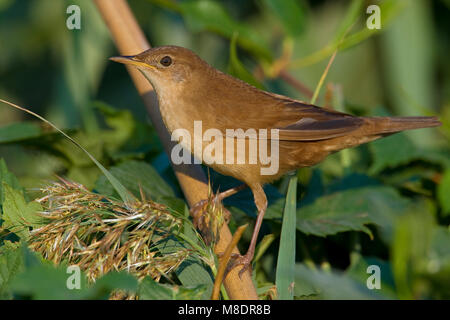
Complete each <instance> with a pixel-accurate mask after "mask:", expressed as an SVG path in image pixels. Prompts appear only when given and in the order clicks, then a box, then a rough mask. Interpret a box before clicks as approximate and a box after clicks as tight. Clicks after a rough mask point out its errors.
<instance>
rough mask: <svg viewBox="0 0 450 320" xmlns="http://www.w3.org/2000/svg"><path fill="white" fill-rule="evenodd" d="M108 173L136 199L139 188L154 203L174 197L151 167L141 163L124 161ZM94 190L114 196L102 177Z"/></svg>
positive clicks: (112, 190) (108, 184) (170, 189)
mask: <svg viewBox="0 0 450 320" xmlns="http://www.w3.org/2000/svg"><path fill="white" fill-rule="evenodd" d="M110 172H111V174H112V175H114V176H115V177H116V178H117V179H118V180H119V181H120V182H121V183H122V184H123V185H124V186H125V188H127V189H128V190H129V191H130V192H131V193H132V194H134V195H135V196H137V197H140V188H142V191H143V192H144V194H145V196H146V197H147V198H149V199H152V200H154V201H159V200H161V199H162V198H164V197H173V196H174V192H173V190H172V188H171V187H170V186H169V185H168V184H167V182H165V181H164V179H162V178H161V176H160V175H159V174H158V172H157V171H156V170H155V169H154V168H153V167H152V166H151V165H149V164H147V163H145V162H143V161H135V160H130V161H126V162H124V163H121V164H119V165H117V166H115V167H111V168H110ZM96 190H97V191H98V192H100V193H102V194H105V195H109V196H111V195H115V192H114V189H113V188H112V186H111V184H110V183H109V182H108V181H107V180H106V177H104V176H101V177H100V178H99V180H98V181H97V184H96Z"/></svg>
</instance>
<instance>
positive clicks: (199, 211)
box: [189, 199, 208, 229]
mask: <svg viewBox="0 0 450 320" xmlns="http://www.w3.org/2000/svg"><path fill="white" fill-rule="evenodd" d="M207 206H208V199H203V200H200V201H199V202H197V203H196V204H194V206H192V208H191V209H190V210H189V214H190V215H191V217H192V221H193V223H194V227H195V228H197V229H200V228H201V226H202V224H203V219H202V215H203V213H204V212H205V211H206V208H207Z"/></svg>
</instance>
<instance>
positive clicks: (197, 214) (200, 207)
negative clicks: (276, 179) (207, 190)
mask: <svg viewBox="0 0 450 320" xmlns="http://www.w3.org/2000/svg"><path fill="white" fill-rule="evenodd" d="M246 187H247V185H246V184H242V185H239V186H237V187H233V188H230V189H228V190H225V191H223V192H220V193H219V194H217V195H216V196H215V197H213V199H214V200H216V201H217V202H221V201H222V200H223V199H225V198H228V197H229V196H232V195H234V194H236V193H238V192H239V191H241V190H243V189H245V188H246ZM209 200H210V199H203V200H200V201H199V202H197V203H196V204H194V205H193V206H192V208H191V209H190V210H189V213H190V214H191V216H192V218H193V221H194V226H195V227H197V226H198V225H200V224H199V223H198V222H199V219H201V215H202V213H203V212H204V211H205V209H206V206H207V205H208V202H209ZM226 212H227V213H228V214H229V212H228V210H226Z"/></svg>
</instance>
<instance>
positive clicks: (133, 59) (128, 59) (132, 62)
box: [109, 56, 154, 68]
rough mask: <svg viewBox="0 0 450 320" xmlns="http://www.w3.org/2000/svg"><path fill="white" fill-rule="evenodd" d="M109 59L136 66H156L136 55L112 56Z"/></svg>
mask: <svg viewBox="0 0 450 320" xmlns="http://www.w3.org/2000/svg"><path fill="white" fill-rule="evenodd" d="M109 60H111V61H114V62H119V63H123V64H129V65H132V66H135V67H144V68H154V67H153V66H152V65H149V64H147V63H145V62H142V61H139V60H138V59H137V58H136V56H117V57H111V58H109Z"/></svg>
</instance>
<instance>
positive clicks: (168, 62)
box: [160, 56, 172, 67]
mask: <svg viewBox="0 0 450 320" xmlns="http://www.w3.org/2000/svg"><path fill="white" fill-rule="evenodd" d="M160 63H161V64H162V65H163V66H164V67H168V66H170V65H171V64H172V58H171V57H169V56H165V57H163V58H162V59H161V61H160Z"/></svg>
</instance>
